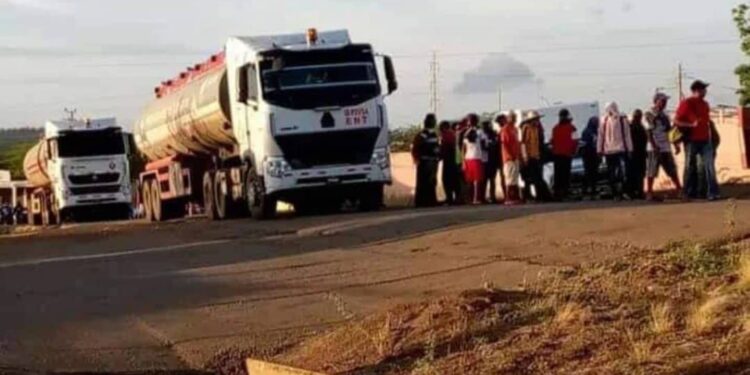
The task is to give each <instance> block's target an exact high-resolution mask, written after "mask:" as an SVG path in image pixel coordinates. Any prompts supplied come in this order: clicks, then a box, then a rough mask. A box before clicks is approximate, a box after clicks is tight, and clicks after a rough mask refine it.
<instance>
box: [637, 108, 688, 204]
mask: <svg viewBox="0 0 750 375" xmlns="http://www.w3.org/2000/svg"><path fill="white" fill-rule="evenodd" d="M653 103H654V105H653V107H652V108H651V110H649V111H648V112H646V114H645V125H646V134H647V139H648V144H647V145H646V150H647V153H648V156H647V157H646V199H647V200H650V201H655V200H657V198H656V197H655V196H654V182H655V181H656V178H657V177H659V169H662V170H663V171H664V173H665V174H666V175H667V176H668V177H669V179H670V180H672V183H673V184H674V186H675V188H676V190H677V193H678V195H679V194H681V192H682V184H680V178H679V177H678V174H677V164H676V163H675V160H674V156H673V155H672V144H673V142H672V141H670V139H669V134H670V133H671V131H672V122H671V120H670V119H669V116H668V115H667V114H666V112H665V110H666V108H667V104H668V103H669V96H668V95H667V94H664V93H656V95H654V100H653ZM674 145H675V148H676V150H677V151H678V153H679V151H680V145H679V143H674Z"/></svg>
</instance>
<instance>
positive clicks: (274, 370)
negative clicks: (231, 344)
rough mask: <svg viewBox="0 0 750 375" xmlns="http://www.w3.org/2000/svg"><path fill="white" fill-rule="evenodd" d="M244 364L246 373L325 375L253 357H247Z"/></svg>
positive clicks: (254, 374) (258, 374)
mask: <svg viewBox="0 0 750 375" xmlns="http://www.w3.org/2000/svg"><path fill="white" fill-rule="evenodd" d="M245 365H246V366H247V374H248V375H325V374H321V373H319V372H311V371H306V370H300V369H296V368H293V367H288V366H282V365H278V364H275V363H270V362H265V361H258V360H255V359H248V360H247V361H246V362H245Z"/></svg>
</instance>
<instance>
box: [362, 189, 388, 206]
mask: <svg viewBox="0 0 750 375" xmlns="http://www.w3.org/2000/svg"><path fill="white" fill-rule="evenodd" d="M383 206H384V194H383V186H382V185H377V186H373V187H370V188H367V189H364V191H363V192H362V195H361V196H360V198H359V210H360V211H362V212H373V211H378V210H380V209H381V208H383Z"/></svg>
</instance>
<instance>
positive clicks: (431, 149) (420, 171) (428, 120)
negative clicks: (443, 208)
mask: <svg viewBox="0 0 750 375" xmlns="http://www.w3.org/2000/svg"><path fill="white" fill-rule="evenodd" d="M436 126H437V118H436V117H435V115H434V114H432V113H430V114H428V115H427V116H425V119H424V126H423V129H422V131H420V132H419V133H418V134H417V135H416V136H415V137H414V142H413V143H412V148H411V154H412V158H413V160H414V164H416V166H417V187H416V192H415V197H414V203H415V205H416V206H417V207H433V206H436V205H437V191H436V190H437V171H438V163H439V160H440V144H439V141H438V136H437V134H436V133H435V127H436Z"/></svg>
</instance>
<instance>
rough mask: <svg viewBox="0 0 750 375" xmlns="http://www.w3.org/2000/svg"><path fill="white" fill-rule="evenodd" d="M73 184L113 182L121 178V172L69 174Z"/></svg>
mask: <svg viewBox="0 0 750 375" xmlns="http://www.w3.org/2000/svg"><path fill="white" fill-rule="evenodd" d="M68 179H70V182H71V183H72V184H73V185H93V184H111V183H115V182H117V181H119V180H120V174H119V173H91V174H82V175H77V176H68Z"/></svg>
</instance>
